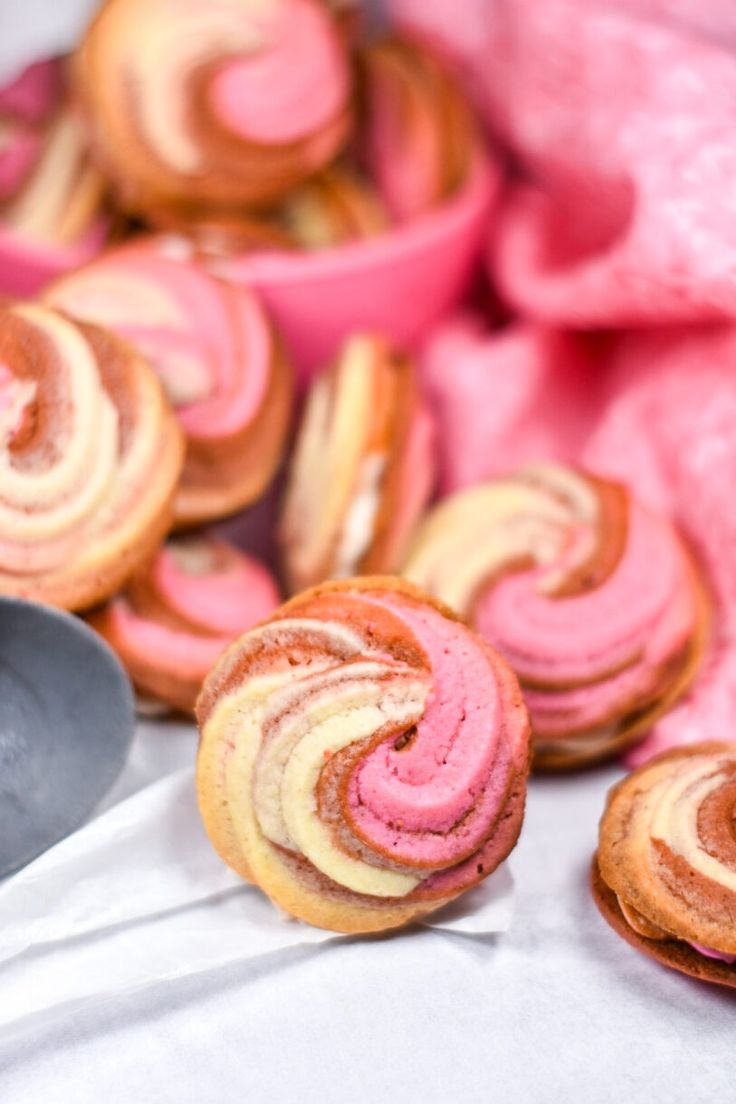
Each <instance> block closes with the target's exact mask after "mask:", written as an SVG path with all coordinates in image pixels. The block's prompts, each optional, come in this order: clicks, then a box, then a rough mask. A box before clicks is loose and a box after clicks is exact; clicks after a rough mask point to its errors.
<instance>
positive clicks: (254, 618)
mask: <svg viewBox="0 0 736 1104" xmlns="http://www.w3.org/2000/svg"><path fill="white" fill-rule="evenodd" d="M278 604H279V594H278V590H277V587H276V584H275V582H274V580H273V578H272V577H271V575H270V573H269V572H268V571H267V570H266V568H265V567H263V566H262V564H260V563H258V561H257V560H254V559H252V558H251V557H250V556H246V555H244V554H243V553H242V552H239V551H238V549H237V548H235V547H234V546H233V545H231V544H228V543H227V542H225V541H222V540H216V539H214V538H213V537H207V536H198V537H186V538H183V537H179V538H175V539H172V540H170V541H168V542H167V543H166V544H165V545H164V546H163V547H162V548H160V549H159V551H158V552H157V553H156V556H155V557H154V558H153V560H151V561H150V563H148V564H147V565H146V566H145V567H143V568H141V569H139V570H138V571H137V572H136V573H135V574H134V575H133V577H132V578H131V579H130V580H129V581H128V584H127V586H126V588H125V591H124V592H123V593H122V594H119V595H118V596H117V597H115V598H113V599H112V600H111V601H110V602H109V603H108V604H107V605H106V606H104V607H103V608H102V609H100V610H97V611H95V612H94V613H93V614H91V615H90V616H89V617H88V618H87V620H88V621H89V623H90V624H91V625H92V627H93V628H94V629H96V630H97V632H99V633H100V634H101V635H102V636H104V637H105V639H106V640H107V642H108V644H110V645H111V646H112V648H113V649H114V650H115V651H116V652H117V654H118V655H119V656H120V659H121V660H122V662H123V666H124V667H125V669H126V670H127V672H128V674H129V675H130V677H131V679H132V681H133V683H134V685H135V687H136V689H137V690H138V691H139V692H140V693H142V694H143V695H145V696H147V697H149V698H153V699H155V700H157V701H159V702H163V703H165V704H166V705H169V706H171V707H172V708H173V709H178V710H181V711H182V712H185V713H186V712H191V711H192V710H193V709H194V702H195V699H196V697H197V694H198V693H199V690H200V687H201V685H202V682H203V680H204V677H205V675H206V674H207V672H208V671H209V669H210V668H211V667H212V666H213V664H214V663H215V660H216V659H217V658H218V656H219V655H220V653H221V652H222V651H223V650H224V649H225V647H226V646H227V645H228V644H229V643H230V642H231V640H233V639H234V638H235V637H236V636H239V635H240V634H241V633H243V632H245V631H246V629H250V628H252V626H253V625H255V624H257V622H258V621H261V620H262V619H263V618H264V617H267V616H268V615H269V614H270V613H272V612H273V610H274V609H275V608H276V606H277V605H278Z"/></svg>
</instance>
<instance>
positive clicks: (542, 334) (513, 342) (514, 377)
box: [421, 314, 601, 492]
mask: <svg viewBox="0 0 736 1104" xmlns="http://www.w3.org/2000/svg"><path fill="white" fill-rule="evenodd" d="M596 352H597V350H596V348H595V346H594V344H593V342H592V341H587V342H586V341H585V340H584V339H582V338H576V337H574V336H571V335H567V334H563V333H560V332H557V331H554V330H552V329H549V328H547V327H544V326H538V325H534V324H532V323H528V322H519V323H517V324H515V325H511V326H509V327H508V328H506V329H504V330H498V331H494V332H490V331H489V330H488V328H487V327H486V326H485V324H484V323H483V321H482V320H481V319H480V318H479V317H477V316H473V315H470V314H468V315H461V316H458V317H456V318H453V319H451V320H450V321H449V322H447V323H446V324H445V325H444V326H442V327H440V328H439V329H438V330H437V331H436V332H435V334H434V335H433V337H432V339H431V340H430V341H429V342H428V344H427V345H426V347H425V349H424V355H423V357H422V362H421V370H422V382H423V386H424V388H425V391H426V393H427V396H428V398H429V401H430V404H431V406H432V407H433V410H434V413H435V416H436V419H437V424H438V427H439V433H438V441H439V450H440V472H441V487H442V490H443V491H445V492H449V491H454V490H458V489H459V488H460V487H466V486H469V485H470V484H473V483H478V482H480V481H481V480H483V479H487V478H490V477H491V476H494V475H498V474H500V473H503V472H507V471H510V470H511V469H513V468H515V467H518V466H519V465H520V464H523V463H526V462H528V461H531V460H539V459H540V458H543V457H549V458H554V459H559V460H572V459H574V458H575V457H576V456H577V455H578V453H579V452H580V449H581V447H582V443H583V441H584V439H585V436H586V435H587V433H588V431H589V429H590V425H591V422H592V420H593V417H594V414H595V412H596V411H597V410H598V406H599V392H600V388H601V381H600V375H599V372H598V366H597V364H596Z"/></svg>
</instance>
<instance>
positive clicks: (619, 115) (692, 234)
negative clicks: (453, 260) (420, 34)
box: [393, 0, 736, 327]
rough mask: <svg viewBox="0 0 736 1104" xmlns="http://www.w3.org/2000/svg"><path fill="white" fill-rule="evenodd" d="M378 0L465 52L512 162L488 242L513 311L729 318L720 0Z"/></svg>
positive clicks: (734, 242) (605, 318) (734, 170)
mask: <svg viewBox="0 0 736 1104" xmlns="http://www.w3.org/2000/svg"><path fill="white" fill-rule="evenodd" d="M393 6H394V10H395V11H396V12H397V13H398V15H399V17H400V18H403V20H404V21H405V22H407V21H408V22H411V23H414V24H418V25H420V26H422V27H423V28H424V30H425V31H428V32H429V33H431V34H432V35H433V36H434V37H435V38H440V39H442V41H443V42H444V44H445V46H446V48H447V49H449V50H450V51H451V52H454V54H455V56H456V57H458V58H459V59H460V60H461V61H462V64H463V68H464V69H465V71H467V72H469V74H470V82H471V86H472V87H473V88H474V89H475V91H476V94H477V95H478V97H479V99H480V101H481V106H482V108H483V110H484V111H485V114H486V117H487V119H488V121H489V123H490V125H491V129H492V131H493V132H494V133H495V134H496V135H497V136H499V138H500V139H501V141H502V142H503V143H504V144H505V145H506V146H507V147H508V148H509V149H510V150H511V152H512V155H513V158H514V162H515V163H516V164H518V167H519V174H518V176H517V179H516V181H515V182H514V184H513V185H512V186H511V187H510V189H509V191H508V196H507V202H506V205H505V208H504V210H503V211H502V213H501V215H500V216H499V217H498V218H497V219H496V220H494V226H493V231H492V241H491V247H490V266H491V269H492V273H493V277H494V280H495V281H496V283H497V284H498V286H499V288H500V290H501V291H502V293H503V295H504V296H505V298H506V299H507V300H508V301H509V302H510V303H511V304H512V305H513V306H515V307H516V308H518V309H520V310H522V311H524V312H525V313H527V314H531V315H533V316H534V317H536V318H537V319H543V320H545V321H547V322H551V323H557V324H561V325H566V326H585V327H589V326H590V327H606V326H621V325H632V324H642V323H644V324H662V323H666V322H670V323H673V322H679V321H700V320H708V319H720V318H724V317H736V280H734V278H733V274H734V271H736V234H735V233H734V231H733V228H734V226H736V189H734V187H733V180H734V178H735V175H736V127H734V119H736V6H735V5H733V4H732V3H727V2H726V0H705V2H703V0H698V2H696V0H544V2H543V3H540V2H539V0H488V2H487V3H486V4H485V5H482V4H481V2H480V0H455V3H453V4H452V5H449V4H447V5H440V4H428V3H425V2H424V0H421V3H420V0H393ZM422 7H424V8H426V9H427V10H426V11H425V12H424V13H423V12H422V10H421V9H422ZM481 7H483V8H484V16H482V15H481V11H480V9H481ZM450 9H451V12H450Z"/></svg>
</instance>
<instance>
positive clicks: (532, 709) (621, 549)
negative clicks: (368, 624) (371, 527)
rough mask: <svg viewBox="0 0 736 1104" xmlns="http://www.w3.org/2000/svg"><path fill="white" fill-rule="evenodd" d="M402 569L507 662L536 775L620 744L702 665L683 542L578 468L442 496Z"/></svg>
mask: <svg viewBox="0 0 736 1104" xmlns="http://www.w3.org/2000/svg"><path fill="white" fill-rule="evenodd" d="M404 573H405V574H406V576H407V577H408V578H409V579H411V580H413V581H414V582H417V583H419V584H420V585H422V586H424V587H425V588H426V589H427V590H428V591H429V592H430V593H432V594H436V595H437V596H438V597H440V598H441V599H442V600H443V601H446V602H447V603H448V604H449V605H451V606H452V607H453V608H455V609H456V610H458V612H460V613H462V614H463V615H464V616H466V617H467V618H468V619H469V620H470V621H471V623H472V624H473V625H475V627H476V628H477V629H478V630H479V631H480V632H481V633H482V635H483V636H484V637H485V638H486V639H487V640H489V641H490V642H491V643H492V644H493V645H494V647H496V648H498V649H499V651H500V652H501V654H502V655H503V656H505V658H506V659H507V660H508V661H509V663H510V664H511V666H512V667H513V669H514V670H515V672H516V674H517V675H518V676H519V679H520V681H521V683H522V686H523V687H524V690H525V700H526V703H527V707H528V709H529V713H530V716H531V720H532V729H533V738H534V750H535V765H537V766H540V767H543V768H550V769H554V768H563V769H564V768H567V767H573V766H578V765H582V764H587V763H591V762H594V761H596V760H599V759H604V758H606V757H609V756H611V755H613V754H615V753H617V752H618V751H620V750H621V749H622V748H624V747H626V746H628V745H629V744H630V743H632V742H633V741H634V740H635V739H636V738H637V736H640V735H641V734H642V733H643V731H644V730H646V728H648V727H649V725H650V724H651V723H652V720H653V719H654V717H656V716H658V715H659V714H661V713H662V712H663V711H664V710H666V709H668V708H669V707H670V706H671V704H672V703H673V701H674V700H675V699H676V698H677V697H679V695H680V694H681V693H682V692H683V690H684V689H685V687H686V686H687V685H688V684H689V683H690V681H691V680H692V678H693V676H694V673H695V671H696V669H697V667H698V664H699V660H700V657H701V652H702V648H703V644H704V635H705V623H706V621H707V614H706V604H705V600H704V597H703V593H702V588H701V585H700V583H699V580H698V578H697V576H696V574H695V571H694V568H693V565H692V563H691V560H690V557H689V556H688V554H687V553H686V551H685V548H684V546H683V544H682V542H681V540H680V538H679V537H678V536H677V534H676V532H675V530H674V529H673V528H672V526H671V525H670V524H669V523H668V522H666V521H665V520H663V519H662V518H659V517H657V516H656V515H654V514H652V513H650V512H649V511H648V510H646V509H645V508H644V507H643V506H641V505H640V504H639V503H637V502H636V500H635V499H633V498H632V496H631V495H630V494H629V492H628V491H627V490H626V489H625V488H624V487H623V486H621V485H619V484H615V483H606V482H603V481H602V480H599V479H596V478H594V477H593V476H590V475H586V474H583V473H582V472H577V471H574V470H572V469H568V468H562V467H553V466H551V465H546V466H542V465H540V466H538V467H534V468H527V469H523V470H522V471H520V472H518V473H517V474H516V475H514V476H510V477H508V478H506V479H498V480H496V481H494V482H491V483H487V484H483V485H480V486H477V487H473V488H470V489H469V490H466V491H463V492H460V493H459V494H456V495H454V496H452V497H450V498H448V499H446V500H445V501H444V502H442V503H440V505H439V506H438V507H436V508H435V510H434V511H433V512H432V513H431V514H430V515H429V517H428V518H427V519H426V520H425V521H424V523H423V524H422V526H421V527H420V529H419V531H418V532H417V534H416V537H415V540H414V542H413V544H412V548H411V549H410V553H409V557H408V560H407V562H406V565H405V568H404Z"/></svg>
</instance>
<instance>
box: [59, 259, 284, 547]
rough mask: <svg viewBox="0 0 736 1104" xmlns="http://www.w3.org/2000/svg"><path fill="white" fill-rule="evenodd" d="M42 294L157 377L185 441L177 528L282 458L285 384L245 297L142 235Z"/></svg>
mask: <svg viewBox="0 0 736 1104" xmlns="http://www.w3.org/2000/svg"><path fill="white" fill-rule="evenodd" d="M46 298H47V299H48V301H49V302H50V303H52V304H53V305H54V306H56V307H59V308H62V309H63V310H64V311H66V312H67V313H68V314H70V315H73V316H74V317H76V318H81V319H84V320H85V321H91V322H97V323H100V324H101V325H105V326H106V327H108V328H109V329H111V330H114V331H115V332H116V333H118V334H120V335H121V336H122V337H124V338H126V339H127V340H128V341H130V342H132V343H133V344H134V345H135V346H136V348H137V349H138V350H139V351H140V352H141V353H142V354H143V355H144V356H145V357H146V358H147V360H148V361H149V362H150V363H151V364H152V366H153V367H154V368H155V370H156V372H157V373H158V375H159V377H160V379H161V381H162V382H163V385H164V388H165V390H166V392H167V395H168V397H169V399H170V401H171V403H172V405H173V407H174V409H175V411H176V414H177V417H178V419H179V422H180V424H181V426H182V429H183V430H184V432H185V434H186V438H187V454H186V460H185V464H184V471H183V474H182V480H181V486H180V488H179V492H178V495H177V498H176V507H175V511H176V523H177V525H180V526H183V525H193V524H196V523H199V522H202V521H208V520H211V519H214V518H220V517H223V516H225V515H226V514H230V513H233V512H235V511H236V510H238V509H241V508H242V507H244V506H246V505H248V504H249V503H251V502H253V501H254V500H255V499H256V498H258V496H259V495H260V494H261V493H262V492H263V491H264V490H265V488H266V486H267V485H268V483H269V482H270V480H271V478H272V476H273V474H274V471H275V470H276V467H277V466H278V463H279V461H280V459H281V455H282V451H283V448H284V445H285V439H286V432H287V429H288V425H289V419H290V415H291V399H292V384H291V371H290V367H289V365H288V363H287V361H286V359H285V354H284V353H283V352H282V349H281V346H280V344H279V342H278V340H277V339H276V336H275V333H274V331H273V328H272V327H271V324H270V322H269V320H268V319H267V317H266V315H265V313H264V310H263V308H262V307H261V305H260V303H259V301H258V300H257V299H256V298H255V296H254V295H252V294H251V293H249V292H248V291H247V290H245V289H244V288H241V287H234V286H230V285H227V284H224V283H222V282H220V281H219V280H217V279H216V278H215V277H213V276H210V275H209V274H207V273H206V272H204V271H203V270H202V269H200V268H199V267H198V266H197V265H195V264H190V263H187V262H185V261H178V260H174V259H171V258H168V257H167V256H165V255H164V254H163V253H162V251H161V249H160V247H159V246H158V245H157V243H156V242H155V241H154V240H145V241H144V242H143V243H142V244H137V243H135V244H133V245H130V246H123V247H121V248H119V249H117V250H114V251H110V252H108V253H106V254H104V255H103V256H102V257H101V258H99V260H97V261H95V262H93V263H92V264H91V265H89V266H87V267H85V268H82V269H80V270H78V271H77V272H74V273H71V274H70V275H68V276H67V277H65V278H63V279H62V280H60V281H57V282H56V283H55V284H54V285H52V287H51V288H49V289H48V291H47V293H46Z"/></svg>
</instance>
